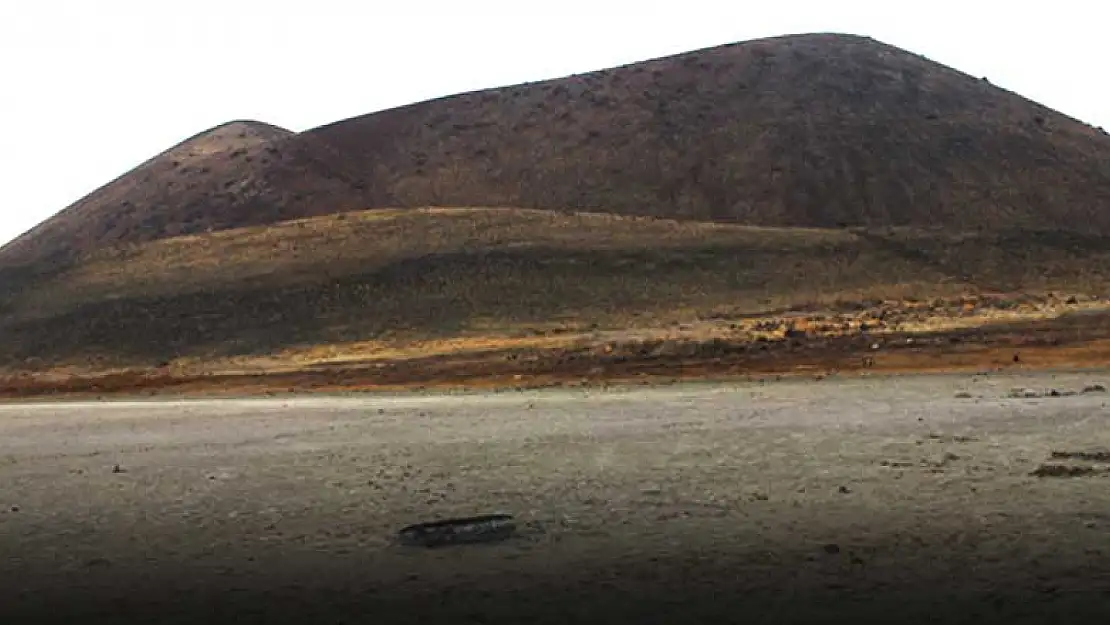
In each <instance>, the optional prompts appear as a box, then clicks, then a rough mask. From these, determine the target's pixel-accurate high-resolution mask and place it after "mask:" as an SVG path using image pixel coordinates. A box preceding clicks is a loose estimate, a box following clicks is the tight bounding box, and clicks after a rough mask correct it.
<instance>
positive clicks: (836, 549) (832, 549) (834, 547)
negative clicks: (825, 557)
mask: <svg viewBox="0 0 1110 625" xmlns="http://www.w3.org/2000/svg"><path fill="white" fill-rule="evenodd" d="M822 549H824V551H825V553H827V554H830V555H832V554H837V553H840V545H838V544H836V543H829V544H827V545H825V546H824V547H822Z"/></svg>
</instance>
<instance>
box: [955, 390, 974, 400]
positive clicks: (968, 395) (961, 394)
mask: <svg viewBox="0 0 1110 625" xmlns="http://www.w3.org/2000/svg"><path fill="white" fill-rule="evenodd" d="M956 399H971V393H968V392H967V391H960V392H959V393H956Z"/></svg>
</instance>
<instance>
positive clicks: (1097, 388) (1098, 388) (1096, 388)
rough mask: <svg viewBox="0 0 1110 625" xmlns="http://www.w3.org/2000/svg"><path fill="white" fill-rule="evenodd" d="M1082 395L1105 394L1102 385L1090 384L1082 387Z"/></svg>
mask: <svg viewBox="0 0 1110 625" xmlns="http://www.w3.org/2000/svg"><path fill="white" fill-rule="evenodd" d="M1083 392H1084V393H1105V392H1106V387H1105V386H1103V385H1102V384H1091V385H1089V386H1084V387H1083Z"/></svg>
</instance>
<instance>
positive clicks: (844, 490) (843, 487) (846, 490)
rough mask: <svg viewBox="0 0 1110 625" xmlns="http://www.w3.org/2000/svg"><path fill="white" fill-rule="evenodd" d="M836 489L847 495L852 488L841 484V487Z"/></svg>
mask: <svg viewBox="0 0 1110 625" xmlns="http://www.w3.org/2000/svg"><path fill="white" fill-rule="evenodd" d="M836 490H837V492H838V493H840V494H841V495H847V494H848V493H850V492H852V489H850V488H848V487H847V486H841V487H839V488H837V489H836Z"/></svg>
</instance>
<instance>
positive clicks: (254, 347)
mask: <svg viewBox="0 0 1110 625" xmlns="http://www.w3.org/2000/svg"><path fill="white" fill-rule="evenodd" d="M1108 267H1110V137H1108V136H1107V135H1106V133H1104V132H1103V131H1101V130H1100V129H1096V128H1093V127H1091V126H1089V125H1087V124H1084V123H1082V122H1080V121H1077V120H1075V119H1072V118H1070V117H1067V116H1065V115H1063V114H1061V113H1059V112H1056V111H1053V110H1050V109H1048V108H1046V107H1044V106H1041V105H1039V104H1037V103H1035V102H1032V101H1030V100H1028V99H1025V98H1023V97H1021V96H1019V95H1016V94H1014V93H1011V92H1008V91H1006V90H1004V89H1001V88H999V87H997V86H994V85H992V84H991V83H990V82H988V81H987V80H985V79H981V78H977V77H972V76H969V75H967V74H964V73H961V72H960V71H957V70H955V69H952V68H949V67H945V66H943V65H940V64H937V63H934V62H932V61H929V60H928V59H925V58H923V57H921V56H918V55H915V54H912V53H910V52H907V51H904V50H901V49H899V48H896V47H893V46H890V45H887V44H884V43H881V42H878V41H875V40H873V39H870V38H865V37H857V36H849V35H839V34H812V35H796V36H786V37H777V38H770V39H762V40H755V41H749V42H743V43H737V44H733V45H727V46H721V47H716V48H711V49H706V50H699V51H695V52H690V53H686V54H680V55H676V56H671V57H666V58H661V59H655V60H650V61H645V62H641V63H635V64H632V65H628V66H624V67H618V68H613V69H607V70H602V71H596V72H590V73H586V74H581V75H577V76H571V77H567V78H562V79H557V80H548V81H543V82H536V83H530V84H523V85H516V86H511V87H503V88H497V89H489V90H484V91H478V92H474V93H466V94H460V95H454V96H449V97H444V98H440V99H436V100H431V101H427V102H421V103H417V104H412V105H409V106H404V107H400V108H396V109H391V110H386V111H381V112H377V113H372V114H369V115H365V116H362V117H357V118H353V119H348V120H344V121H339V122H336V123H334V124H330V125H327V126H323V127H320V128H316V129H312V130H308V131H305V132H301V133H293V132H289V131H286V130H283V129H280V128H275V127H273V126H269V125H266V124H262V123H257V122H249V121H238V122H233V123H229V124H225V125H222V126H219V127H217V128H215V129H212V130H209V131H207V132H205V133H202V134H199V135H197V136H195V137H193V138H191V139H189V140H187V141H184V142H183V143H181V144H179V145H177V146H175V147H173V148H171V149H169V150H167V151H166V152H164V153H162V154H160V155H158V156H156V157H154V158H152V159H151V160H149V161H148V162H146V163H144V164H142V165H140V166H138V167H137V168H135V169H134V170H132V171H131V172H128V173H126V174H125V175H123V176H122V177H120V178H118V179H116V180H115V181H112V182H110V183H108V184H107V185H105V186H104V187H102V188H101V189H98V190H97V191H95V192H93V193H92V194H90V195H88V196H87V197H85V198H83V199H81V200H79V201H78V202H77V203H75V204H74V205H72V206H70V207H68V208H66V209H65V210H63V211H61V212H60V213H58V214H57V215H55V216H54V217H52V218H50V219H48V220H46V221H45V222H43V223H42V224H40V225H39V226H37V227H36V228H34V229H32V230H31V231H29V232H27V233H26V234H24V235H23V236H21V237H20V238H18V239H16V240H15V241H13V242H11V243H10V244H8V245H6V246H5V247H3V248H2V249H0V337H2V338H3V342H4V345H5V347H4V352H3V354H2V356H3V357H4V358H3V360H4V363H5V364H6V365H7V366H8V367H10V368H16V369H19V368H20V367H23V366H24V365H25V364H26V363H27V362H28V361H34V362H35V363H47V364H49V365H51V366H53V365H61V364H71V365H72V364H74V363H88V362H103V363H111V364H112V366H152V364H154V363H161V364H165V363H172V362H179V361H180V362H184V361H186V360H190V359H191V361H194V362H200V361H204V360H205V359H210V358H216V357H221V358H230V357H240V356H250V357H252V358H256V359H257V358H265V357H269V356H268V355H272V354H275V353H279V352H281V353H284V351H288V350H301V351H302V352H303V351H304V350H309V351H311V350H313V349H318V348H319V349H322V348H321V347H320V346H327V345H347V346H350V345H354V344H359V345H363V346H366V345H370V344H372V345H373V346H375V347H374V348H373V349H377V350H379V352H380V351H381V349H385V347H383V346H392V347H390V348H391V349H393V348H398V349H399V347H397V346H399V345H411V344H414V343H413V342H414V341H430V340H436V341H448V340H454V339H457V338H458V337H464V336H465V337H472V338H473V337H487V338H488V337H492V336H496V337H504V336H508V335H509V334H512V333H520V332H525V333H527V332H541V333H542V332H543V330H537V328H550V327H552V326H553V324H554V325H560V326H561V327H569V328H577V330H574V331H575V332H578V331H582V332H585V331H586V330H590V331H597V330H598V329H605V328H608V329H610V330H613V331H617V330H621V329H628V328H632V327H634V326H635V327H647V326H653V325H654V326H658V325H660V324H672V323H679V321H680V320H682V319H687V320H688V319H700V318H704V317H706V316H707V315H716V316H717V317H721V316H722V315H723V316H728V315H731V314H744V315H752V314H761V313H769V312H770V311H774V310H785V309H790V308H792V307H795V308H796V307H798V306H803V305H804V306H808V307H810V308H812V307H814V306H818V307H819V306H821V305H825V304H831V303H832V302H841V303H843V302H848V301H870V300H874V299H876V298H879V299H882V298H883V297H888V296H889V297H893V298H902V297H905V296H908V295H909V294H912V295H914V296H915V297H934V296H936V297H940V296H946V297H947V296H958V295H961V294H968V293H971V294H975V293H985V292H995V293H997V292H1022V293H1027V292H1032V291H1038V292H1040V291H1045V292H1047V291H1050V290H1056V291H1068V292H1076V293H1083V294H1086V296H1090V297H1097V296H1098V294H1099V293H1104V291H1103V289H1105V287H1106V285H1107V284H1110V280H1108V276H1110V270H1108ZM336 349H339V348H336ZM283 350H284V351H283ZM366 350H370V348H369V347H367V348H365V350H364V351H366ZM339 351H342V349H340V350H339ZM371 351H372V350H371ZM298 353H300V352H298ZM282 362H286V361H282ZM104 366H108V365H107V364H105V365H104Z"/></svg>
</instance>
